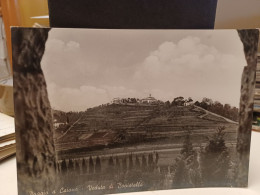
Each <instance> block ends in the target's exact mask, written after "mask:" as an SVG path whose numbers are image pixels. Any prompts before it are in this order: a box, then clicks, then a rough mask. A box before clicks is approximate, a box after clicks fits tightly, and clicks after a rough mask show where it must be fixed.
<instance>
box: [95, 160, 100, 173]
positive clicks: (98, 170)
mask: <svg viewBox="0 0 260 195" xmlns="http://www.w3.org/2000/svg"><path fill="white" fill-rule="evenodd" d="M95 171H96V173H100V172H101V160H100V157H99V156H97V158H96V167H95Z"/></svg>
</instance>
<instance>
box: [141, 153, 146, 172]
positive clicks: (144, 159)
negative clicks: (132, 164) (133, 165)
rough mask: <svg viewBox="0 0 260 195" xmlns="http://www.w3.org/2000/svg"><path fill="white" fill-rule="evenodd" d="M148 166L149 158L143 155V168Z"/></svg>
mask: <svg viewBox="0 0 260 195" xmlns="http://www.w3.org/2000/svg"><path fill="white" fill-rule="evenodd" d="M146 168H147V160H146V157H145V155H144V154H143V156H142V170H145V169H146Z"/></svg>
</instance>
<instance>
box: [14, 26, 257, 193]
mask: <svg viewBox="0 0 260 195" xmlns="http://www.w3.org/2000/svg"><path fill="white" fill-rule="evenodd" d="M258 33H259V32H258V30H240V31H237V30H118V29H117V30H111V29H110V30H109V29H62V28H57V29H56V28H52V29H49V28H12V44H13V67H14V103H15V128H16V142H17V172H18V188H19V194H20V195H47V194H73V195H74V194H75V195H81V194H110V193H123V192H136V191H149V190H165V189H176V188H198V187H246V186H247V181H248V162H249V151H250V137H251V123H252V112H253V93H254V92H253V89H254V81H255V76H254V75H255V69H256V59H257V58H256V52H257V41H258Z"/></svg>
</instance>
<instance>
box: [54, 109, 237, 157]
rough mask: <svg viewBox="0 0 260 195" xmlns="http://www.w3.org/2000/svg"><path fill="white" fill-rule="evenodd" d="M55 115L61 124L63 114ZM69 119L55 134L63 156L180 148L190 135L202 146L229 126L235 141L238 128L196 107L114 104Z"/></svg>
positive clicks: (57, 146)
mask: <svg viewBox="0 0 260 195" xmlns="http://www.w3.org/2000/svg"><path fill="white" fill-rule="evenodd" d="M55 116H56V121H58V122H61V121H59V120H60V118H59V115H58V114H56V115H55ZM65 118H66V117H65ZM67 118H68V119H67V120H69V123H67V124H64V125H62V126H60V127H58V128H57V129H56V133H55V146H56V150H57V151H58V152H60V153H63V152H65V151H74V152H75V151H76V150H77V149H79V150H80V151H82V150H83V149H84V150H87V151H93V150H100V149H104V148H122V147H137V146H142V145H153V146H154V145H158V147H164V146H166V145H169V147H172V146H170V145H172V144H175V145H180V144H181V143H182V137H183V136H184V135H185V134H187V133H188V132H189V133H190V134H191V136H192V139H193V140H194V142H195V143H198V144H201V143H205V142H206V137H207V136H209V135H211V134H212V133H214V132H215V130H216V129H217V127H219V126H225V127H226V129H225V132H226V139H227V140H228V141H229V142H234V141H235V139H236V129H237V124H236V123H235V122H233V121H230V120H226V119H225V118H224V117H222V116H219V115H216V114H214V113H211V112H209V111H206V110H204V109H202V108H200V107H196V106H186V107H184V106H182V107H167V106H165V105H153V106H151V105H150V106H144V105H118V104H112V105H107V106H99V107H95V108H92V109H88V110H87V111H86V112H82V113H70V115H68V117H67ZM62 120H63V122H64V116H63V119H62Z"/></svg>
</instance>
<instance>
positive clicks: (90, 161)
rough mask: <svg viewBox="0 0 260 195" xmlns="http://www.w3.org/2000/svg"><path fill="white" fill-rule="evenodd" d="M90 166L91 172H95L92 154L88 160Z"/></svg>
mask: <svg viewBox="0 0 260 195" xmlns="http://www.w3.org/2000/svg"><path fill="white" fill-rule="evenodd" d="M88 164H89V165H88V167H89V170H88V172H89V174H93V173H94V161H93V158H92V156H90V157H89V162H88Z"/></svg>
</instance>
